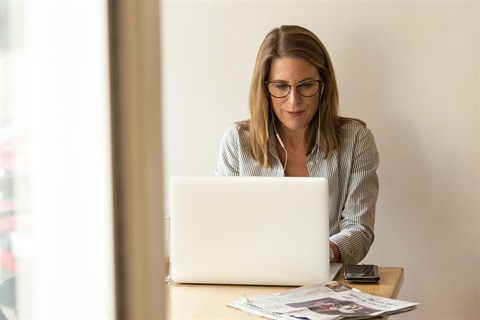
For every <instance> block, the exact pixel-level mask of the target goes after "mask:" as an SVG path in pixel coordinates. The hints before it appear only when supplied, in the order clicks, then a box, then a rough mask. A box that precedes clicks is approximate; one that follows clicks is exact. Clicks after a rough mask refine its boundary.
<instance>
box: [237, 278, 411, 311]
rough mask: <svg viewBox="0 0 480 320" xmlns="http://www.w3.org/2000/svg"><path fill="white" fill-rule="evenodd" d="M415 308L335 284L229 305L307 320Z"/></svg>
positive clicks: (338, 283)
mask: <svg viewBox="0 0 480 320" xmlns="http://www.w3.org/2000/svg"><path fill="white" fill-rule="evenodd" d="M417 305H418V303H412V302H406V301H401V300H396V299H388V298H383V297H379V296H374V295H370V294H368V293H365V292H362V291H360V290H357V289H352V288H350V287H348V286H346V285H344V284H342V283H340V282H336V281H330V282H325V283H320V284H314V285H308V286H303V287H300V288H297V289H293V290H288V291H284V292H281V293H278V294H275V295H271V296H266V297H257V298H245V299H242V300H239V301H236V302H234V303H232V304H230V306H232V307H235V308H238V309H241V310H244V311H248V312H252V311H256V312H257V313H256V314H259V313H263V314H262V316H264V317H267V318H270V319H298V318H303V319H310V320H331V319H343V318H365V317H374V316H380V315H387V314H394V313H398V312H405V311H408V310H411V309H412V308H415V307H416V306H417ZM252 313H253V312H252ZM259 315H260V314H259Z"/></svg>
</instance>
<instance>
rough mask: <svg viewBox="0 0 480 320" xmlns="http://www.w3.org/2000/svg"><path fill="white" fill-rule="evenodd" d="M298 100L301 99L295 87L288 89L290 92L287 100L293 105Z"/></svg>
mask: <svg viewBox="0 0 480 320" xmlns="http://www.w3.org/2000/svg"><path fill="white" fill-rule="evenodd" d="M300 100H302V96H301V95H300V94H299V93H298V90H297V88H296V87H292V89H290V93H289V94H288V101H289V102H290V103H291V104H293V105H294V104H297V103H298V102H299V101H300Z"/></svg>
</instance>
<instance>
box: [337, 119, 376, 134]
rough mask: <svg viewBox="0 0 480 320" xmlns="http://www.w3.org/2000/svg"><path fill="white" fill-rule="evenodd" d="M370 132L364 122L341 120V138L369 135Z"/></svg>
mask: <svg viewBox="0 0 480 320" xmlns="http://www.w3.org/2000/svg"><path fill="white" fill-rule="evenodd" d="M370 134H371V131H370V129H368V128H367V125H366V124H365V122H363V121H361V120H358V119H349V118H343V119H342V138H347V139H348V138H352V137H357V136H359V135H360V136H364V135H370Z"/></svg>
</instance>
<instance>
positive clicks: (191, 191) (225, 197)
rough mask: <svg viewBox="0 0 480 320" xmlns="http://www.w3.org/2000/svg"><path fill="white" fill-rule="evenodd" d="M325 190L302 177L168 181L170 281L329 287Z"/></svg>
mask: <svg viewBox="0 0 480 320" xmlns="http://www.w3.org/2000/svg"><path fill="white" fill-rule="evenodd" d="M328 221H329V218H328V183H327V180H326V179H324V178H300V177H179V176H175V177H171V179H170V261H171V273H170V279H171V280H172V281H174V282H177V283H202V284H239V285H281V286H301V285H305V284H309V283H315V282H323V281H328V280H331V279H332V277H333V276H334V275H336V273H337V272H338V271H339V270H340V268H341V265H340V264H337V265H336V266H335V268H334V270H332V274H331V271H330V262H329V227H328Z"/></svg>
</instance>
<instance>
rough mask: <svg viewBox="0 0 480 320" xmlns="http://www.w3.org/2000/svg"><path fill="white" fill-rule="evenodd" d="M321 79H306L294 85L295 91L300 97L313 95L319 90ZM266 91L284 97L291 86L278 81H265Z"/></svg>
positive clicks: (277, 96) (273, 95) (274, 95)
mask: <svg viewBox="0 0 480 320" xmlns="http://www.w3.org/2000/svg"><path fill="white" fill-rule="evenodd" d="M321 83H322V81H321V80H307V81H303V82H300V83H297V84H296V85H295V88H297V92H298V93H299V94H300V95H301V96H302V97H306V98H308V97H313V96H314V95H316V94H317V93H318V91H320V84H321ZM265 85H266V86H267V90H268V93H270V95H271V96H272V97H275V98H285V97H286V96H288V94H289V93H290V91H291V90H292V86H291V85H289V84H288V83H285V82H280V81H265Z"/></svg>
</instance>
